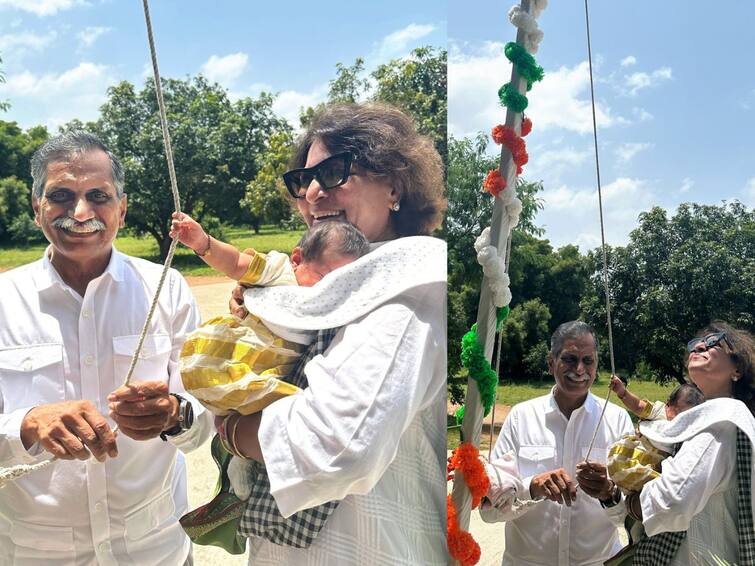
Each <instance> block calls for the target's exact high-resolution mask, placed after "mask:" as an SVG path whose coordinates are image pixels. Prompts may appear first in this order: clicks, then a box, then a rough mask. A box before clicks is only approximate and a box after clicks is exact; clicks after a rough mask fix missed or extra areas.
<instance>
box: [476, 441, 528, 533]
mask: <svg viewBox="0 0 755 566" xmlns="http://www.w3.org/2000/svg"><path fill="white" fill-rule="evenodd" d="M499 438H500V437H499ZM485 471H486V472H487V475H488V479H489V480H490V489H489V490H488V494H487V496H486V497H485V498H484V499H483V500H482V503H481V504H480V517H482V520H483V521H485V522H486V523H497V522H500V521H510V520H512V519H516V518H517V517H518V516H519V515H522V514H523V513H520V512H517V511H516V510H515V508H514V503H515V501H516V498H517V494H518V493H520V492H521V490H522V480H521V479H520V478H519V472H518V470H517V465H516V456H515V455H514V452H513V451H511V452H506V453H505V454H503V455H502V456H500V455H496V456H493V455H491V460H490V462H487V463H486V464H485Z"/></svg>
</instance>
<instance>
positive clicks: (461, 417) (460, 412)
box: [455, 405, 464, 425]
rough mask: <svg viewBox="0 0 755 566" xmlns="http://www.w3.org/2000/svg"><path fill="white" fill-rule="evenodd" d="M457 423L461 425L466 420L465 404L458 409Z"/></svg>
mask: <svg viewBox="0 0 755 566" xmlns="http://www.w3.org/2000/svg"><path fill="white" fill-rule="evenodd" d="M455 415H456V424H458V425H460V424H461V423H463V422H464V405H462V406H461V407H459V408H458V409H456V413H455Z"/></svg>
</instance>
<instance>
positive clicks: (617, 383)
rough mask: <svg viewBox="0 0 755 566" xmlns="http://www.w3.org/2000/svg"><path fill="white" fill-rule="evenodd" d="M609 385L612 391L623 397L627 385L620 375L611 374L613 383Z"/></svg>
mask: <svg viewBox="0 0 755 566" xmlns="http://www.w3.org/2000/svg"><path fill="white" fill-rule="evenodd" d="M609 387H610V388H611V391H613V392H614V393H616V395H618V396H619V397H623V396H624V392H625V391H626V390H627V388H626V385H624V382H623V381H621V378H620V377H619V376H618V375H612V376H611V384H610V385H609Z"/></svg>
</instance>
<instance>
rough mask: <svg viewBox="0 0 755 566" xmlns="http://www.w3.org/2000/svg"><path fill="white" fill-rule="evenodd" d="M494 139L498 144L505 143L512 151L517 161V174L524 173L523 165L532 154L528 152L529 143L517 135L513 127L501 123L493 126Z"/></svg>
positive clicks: (515, 161)
mask: <svg viewBox="0 0 755 566" xmlns="http://www.w3.org/2000/svg"><path fill="white" fill-rule="evenodd" d="M492 135H493V141H494V142H495V143H497V144H498V145H505V146H506V147H507V148H508V149H509V151H510V152H511V157H512V158H513V159H514V163H516V174H517V175H521V174H522V167H523V166H524V165H526V164H527V162H528V161H529V159H530V156H529V155H528V154H527V144H526V143H525V141H524V140H523V139H522V138H521V137H519V136H518V135H517V133H516V132H515V131H514V129H513V128H509V127H508V126H504V125H503V124H499V125H498V126H496V127H495V128H493V134H492Z"/></svg>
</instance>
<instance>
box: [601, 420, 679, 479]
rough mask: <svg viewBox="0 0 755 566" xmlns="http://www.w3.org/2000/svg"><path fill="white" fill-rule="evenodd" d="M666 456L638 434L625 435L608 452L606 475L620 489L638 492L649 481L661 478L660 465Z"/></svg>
mask: <svg viewBox="0 0 755 566" xmlns="http://www.w3.org/2000/svg"><path fill="white" fill-rule="evenodd" d="M666 457H668V454H666V453H665V452H661V451H660V450H658V449H657V448H655V447H654V446H653V445H652V444H650V442H649V441H648V440H647V439H646V438H644V437H643V436H642V435H639V434H636V433H635V434H627V435H625V436H623V437H622V438H621V440H619V441H618V442H615V443H614V444H612V445H611V447H610V448H609V450H608V475H609V476H610V477H611V479H612V480H613V481H614V482H615V483H616V485H618V486H619V487H620V488H622V489H624V490H627V491H639V490H640V489H642V486H643V485H645V484H646V483H647V482H649V481H650V480H654V479H655V478H659V477H661V474H660V471H659V470H660V465H661V461H663V459H664V458H666Z"/></svg>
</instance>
